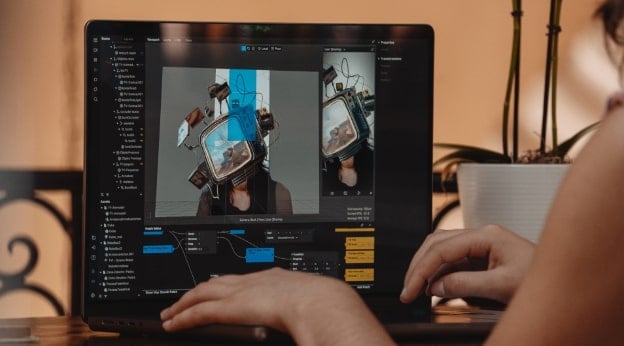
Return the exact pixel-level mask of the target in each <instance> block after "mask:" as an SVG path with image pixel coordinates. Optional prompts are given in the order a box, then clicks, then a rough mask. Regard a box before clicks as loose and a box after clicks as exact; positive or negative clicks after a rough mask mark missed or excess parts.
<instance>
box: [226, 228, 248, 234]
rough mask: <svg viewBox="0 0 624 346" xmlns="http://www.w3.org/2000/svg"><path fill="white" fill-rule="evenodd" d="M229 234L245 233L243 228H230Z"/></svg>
mask: <svg viewBox="0 0 624 346" xmlns="http://www.w3.org/2000/svg"><path fill="white" fill-rule="evenodd" d="M229 233H230V234H231V235H245V230H244V229H231V230H230V232H229Z"/></svg>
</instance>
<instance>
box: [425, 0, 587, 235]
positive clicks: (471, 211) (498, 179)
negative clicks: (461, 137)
mask: <svg viewBox="0 0 624 346" xmlns="http://www.w3.org/2000/svg"><path fill="white" fill-rule="evenodd" d="M561 3H562V0H551V2H550V18H549V24H548V40H547V41H548V43H547V53H546V73H545V82H544V103H543V114H542V121H541V130H540V136H539V138H540V143H539V148H538V149H535V150H529V151H527V152H525V153H524V154H523V155H519V150H518V126H519V125H518V121H519V119H518V118H519V117H518V105H519V98H520V97H519V96H520V95H519V94H520V92H519V85H520V78H519V77H520V37H521V31H522V27H521V19H522V1H521V0H512V6H513V11H512V17H513V28H514V29H513V43H512V52H511V62H510V66H509V74H508V79H507V89H506V94H505V101H504V106H503V112H502V116H503V121H502V125H503V127H502V152H497V151H493V150H488V149H484V148H479V147H474V146H468V145H460V144H448V143H436V144H435V147H436V148H443V149H452V150H453V151H452V152H451V153H449V154H447V155H445V156H443V157H441V158H440V159H438V160H436V161H435V162H434V164H433V166H434V167H442V180H445V179H447V178H448V177H449V176H451V175H453V174H455V173H457V182H458V189H459V199H460V201H461V204H462V211H463V215H464V226H465V227H468V228H471V227H478V226H482V225H484V224H488V223H496V224H500V225H503V226H505V227H507V228H509V229H511V230H513V231H515V232H517V233H519V234H521V235H522V236H524V237H526V238H528V239H530V240H532V241H537V240H538V238H539V234H540V231H541V228H542V226H543V223H544V218H545V215H546V213H547V212H548V209H549V207H550V203H551V201H552V198H553V196H554V194H555V192H556V189H557V187H558V185H559V181H560V179H561V177H562V176H563V175H564V173H565V171H566V169H567V166H568V164H569V163H570V159H569V158H568V152H569V150H570V149H571V148H572V147H573V146H574V144H576V143H577V142H578V141H579V139H581V138H582V137H583V136H585V135H586V134H587V133H589V132H590V131H592V130H593V129H594V128H596V127H597V125H598V123H594V124H591V125H589V126H587V127H585V128H583V129H581V130H580V131H579V132H578V133H576V134H575V135H573V136H572V137H570V138H569V139H567V140H565V141H563V142H559V141H558V137H557V113H556V106H557V102H556V96H557V67H558V66H557V61H558V60H557V58H558V38H559V32H560V31H561V28H560V26H559V22H560V13H561ZM512 92H513V93H512ZM512 97H513V117H512V119H511V121H512V123H511V126H510V124H509V120H510V105H511V101H512ZM549 101H550V104H549ZM549 106H550V125H551V131H552V132H551V138H552V143H551V145H550V147H548V146H547V144H546V138H547V127H548V124H549V117H548V113H549ZM510 128H511V132H512V134H511V144H512V148H511V149H509V142H510V140H509V132H510ZM484 163H485V164H484ZM517 198H520V199H517Z"/></svg>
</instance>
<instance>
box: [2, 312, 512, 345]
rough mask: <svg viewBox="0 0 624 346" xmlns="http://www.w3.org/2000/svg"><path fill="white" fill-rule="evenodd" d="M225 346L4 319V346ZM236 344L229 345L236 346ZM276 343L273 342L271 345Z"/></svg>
mask: <svg viewBox="0 0 624 346" xmlns="http://www.w3.org/2000/svg"><path fill="white" fill-rule="evenodd" d="M499 316H500V312H497V311H490V310H483V311H480V312H477V313H475V312H474V311H468V310H464V309H461V308H460V309H457V308H450V309H449V308H442V309H438V311H437V313H436V317H435V319H436V321H437V322H439V323H467V322H477V323H494V321H496V320H497V319H498V317H499ZM484 338H485V335H484V334H483V333H482V332H479V333H478V334H475V333H468V334H466V337H465V338H462V337H461V335H460V336H456V337H454V338H443V339H439V338H437V337H426V336H425V337H422V338H419V339H418V340H413V341H410V340H403V341H401V342H399V344H400V345H438V346H439V345H478V344H480V343H481V342H482V341H483V339H484ZM29 344H33V345H223V343H209V342H207V340H191V339H180V338H179V337H175V336H172V337H164V336H158V337H156V336H138V335H137V336H128V335H119V334H117V333H106V332H94V331H92V330H91V329H89V327H88V326H87V325H86V324H85V323H84V322H83V321H82V319H81V318H80V317H65V316H62V317H35V318H15V319H0V346H4V345H29ZM235 344H236V343H227V345H235ZM271 344H272V343H271Z"/></svg>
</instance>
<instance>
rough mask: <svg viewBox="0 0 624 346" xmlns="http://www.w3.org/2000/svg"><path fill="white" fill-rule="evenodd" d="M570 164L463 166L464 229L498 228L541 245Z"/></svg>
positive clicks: (460, 170)
mask: <svg viewBox="0 0 624 346" xmlns="http://www.w3.org/2000/svg"><path fill="white" fill-rule="evenodd" d="M568 167H569V164H480V163H463V164H460V165H459V168H458V171H457V183H458V189H459V200H460V203H461V208H462V213H463V217H464V226H465V227H467V228H475V227H479V226H483V225H487V224H498V225H501V226H505V227H507V228H509V229H510V230H512V231H514V232H516V233H518V234H520V235H521V236H522V237H524V238H527V239H529V240H531V241H533V242H537V241H538V239H539V237H540V234H541V231H542V227H543V226H544V222H545V219H546V215H547V214H548V211H549V209H550V205H551V203H552V200H553V198H554V196H555V194H556V191H557V189H558V187H559V184H560V182H561V179H562V178H563V176H564V174H565V172H566V171H567V169H568Z"/></svg>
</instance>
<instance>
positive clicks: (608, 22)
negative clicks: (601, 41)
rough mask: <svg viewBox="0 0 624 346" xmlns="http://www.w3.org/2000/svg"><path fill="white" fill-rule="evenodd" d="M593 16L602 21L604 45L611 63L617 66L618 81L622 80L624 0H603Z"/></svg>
mask: <svg viewBox="0 0 624 346" xmlns="http://www.w3.org/2000/svg"><path fill="white" fill-rule="evenodd" d="M594 16H595V17H596V18H598V19H600V20H601V21H602V25H603V29H604V34H605V47H606V49H607V53H608V54H609V56H610V57H611V59H612V61H613V63H614V64H615V65H616V66H617V67H618V72H619V74H620V81H622V80H623V79H622V77H624V76H623V73H622V72H623V68H624V54H623V53H622V48H624V33H623V32H622V28H621V27H622V21H623V20H624V0H604V1H603V2H602V4H600V6H598V8H597V9H596V12H594Z"/></svg>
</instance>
